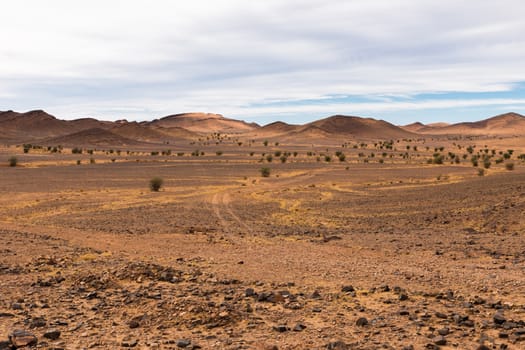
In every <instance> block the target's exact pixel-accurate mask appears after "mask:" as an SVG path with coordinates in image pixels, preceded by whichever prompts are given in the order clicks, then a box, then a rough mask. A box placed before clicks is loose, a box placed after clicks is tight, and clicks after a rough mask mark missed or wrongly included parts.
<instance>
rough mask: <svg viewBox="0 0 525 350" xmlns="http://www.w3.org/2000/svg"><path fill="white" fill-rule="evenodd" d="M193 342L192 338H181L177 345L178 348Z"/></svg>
mask: <svg viewBox="0 0 525 350" xmlns="http://www.w3.org/2000/svg"><path fill="white" fill-rule="evenodd" d="M190 344H191V340H189V339H179V340H177V347H178V348H186V347H188V346H190Z"/></svg>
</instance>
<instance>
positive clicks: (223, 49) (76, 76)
mask: <svg viewBox="0 0 525 350" xmlns="http://www.w3.org/2000/svg"><path fill="white" fill-rule="evenodd" d="M2 12H3V13H4V14H5V16H4V17H5V18H3V20H2V21H1V22H0V41H1V42H2V43H3V46H2V47H0V85H1V86H2V91H0V109H8V108H18V109H21V110H24V109H30V108H46V109H49V110H50V111H52V112H54V113H56V114H60V116H61V117H74V116H78V115H79V114H80V115H86V114H92V115H95V116H99V115H100V116H105V117H108V118H113V119H116V118H121V117H124V116H132V117H133V118H139V119H151V118H154V117H159V116H162V115H164V114H169V113H176V112H182V111H190V110H205V111H212V112H219V113H223V114H226V115H229V116H232V117H247V118H270V117H271V116H272V115H274V114H275V113H277V114H278V115H286V116H287V117H288V118H290V120H292V119H294V118H295V119H298V118H299V119H300V118H301V116H302V113H303V111H304V110H305V109H306V108H309V111H310V113H313V111H318V113H321V114H326V113H328V112H329V111H331V110H332V109H331V108H332V107H333V108H335V107H341V108H343V106H341V105H339V104H336V105H329V104H327V103H320V102H319V103H312V101H323V100H327V99H328V100H329V99H330V96H362V97H363V98H366V99H381V98H384V96H386V95H388V96H395V95H397V96H400V95H404V96H414V97H415V98H417V96H419V95H421V94H423V93H435V92H439V93H447V92H448V93H452V92H509V93H510V92H512V91H513V89H515V87H516V84H517V83H520V82H523V81H525V60H523V59H522V58H523V57H524V55H525V38H524V37H523V35H522V33H523V32H524V31H525V22H523V20H522V18H521V17H522V16H521V14H522V13H524V12H525V3H523V2H521V1H518V0H502V1H500V2H498V3H495V2H493V1H487V0H480V1H476V2H475V3H474V2H457V1H451V0H443V1H439V2H436V1H431V0H419V1H416V0H376V1H371V2H368V3H365V2H363V1H346V2H340V1H326V0H325V1H320V0H309V1H285V2H283V1H276V0H269V1H264V2H246V1H240V0H231V1H224V0H216V1H211V0H208V1H205V0H194V1H191V2H180V1H168V0H158V1H155V2H154V3H152V2H149V1H145V0H135V1H118V0H109V1H108V0H106V1H101V0H94V1H89V2H82V3H78V2H71V1H65V0H50V1H46V2H42V1H37V0H24V1H16V2H15V1H13V2H8V3H6V4H4V5H3V11H2ZM275 101H281V102H283V103H282V104H281V105H280V106H279V108H280V109H279V110H276V109H275V107H272V106H271V105H269V104H271V103H273V102H275ZM301 101H303V103H302V107H301V108H299V106H298V103H299V104H301V103H300V102H301ZM284 102H288V103H284ZM427 102H428V101H415V102H414V103H417V105H418V106H425V105H426V106H430V104H426V103H427ZM449 102H450V105H449V106H444V105H443V104H442V103H441V101H440V102H439V103H438V104H434V105H439V106H440V107H435V108H454V106H456V105H457V104H454V103H453V102H454V101H449ZM473 103H474V102H473ZM265 105H267V106H266V107H262V106H265ZM385 105H386V104H385ZM519 105H521V104H519ZM4 106H5V108H4ZM374 106H375V107H374ZM397 106H398V107H395V106H393V108H394V109H396V110H399V111H400V112H402V111H403V108H411V107H410V106H411V105H409V104H407V103H406V102H403V103H401V102H399V103H398V104H397ZM403 106H404V107H403ZM478 106H484V102H483V101H479V104H478ZM352 107H355V108H356V109H355V110H354V111H355V113H357V112H358V111H361V110H371V111H382V110H383V109H384V108H382V107H380V106H379V104H377V103H376V104H375V105H373V106H369V107H366V106H364V105H347V106H345V107H344V108H345V111H348V113H351V112H352V110H351V109H350V108H352ZM365 107H366V108H368V109H366V108H365ZM372 107H373V108H372ZM128 108H132V113H129V114H126V111H127V109H128ZM359 108H362V109H359ZM429 108H431V107H429ZM432 108H434V107H432ZM117 112H118V113H119V115H115V113H117ZM336 112H342V111H336ZM120 113H122V114H120Z"/></svg>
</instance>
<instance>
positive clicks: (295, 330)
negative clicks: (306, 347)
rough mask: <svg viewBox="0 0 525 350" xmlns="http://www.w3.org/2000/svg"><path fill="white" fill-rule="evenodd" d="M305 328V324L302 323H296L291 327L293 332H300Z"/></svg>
mask: <svg viewBox="0 0 525 350" xmlns="http://www.w3.org/2000/svg"><path fill="white" fill-rule="evenodd" d="M305 328H306V326H305V325H304V324H302V323H298V324H296V325H295V326H294V327H293V331H294V332H301V331H303V330H304V329H305Z"/></svg>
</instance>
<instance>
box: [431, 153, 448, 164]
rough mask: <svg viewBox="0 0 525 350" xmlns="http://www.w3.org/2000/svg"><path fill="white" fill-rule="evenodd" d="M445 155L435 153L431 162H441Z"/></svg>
mask: <svg viewBox="0 0 525 350" xmlns="http://www.w3.org/2000/svg"><path fill="white" fill-rule="evenodd" d="M444 158H445V157H444V156H443V155H442V154H440V153H435V154H434V158H433V159H432V163H433V164H443V159H444Z"/></svg>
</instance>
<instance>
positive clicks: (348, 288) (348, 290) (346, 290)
mask: <svg viewBox="0 0 525 350" xmlns="http://www.w3.org/2000/svg"><path fill="white" fill-rule="evenodd" d="M341 292H343V293H351V292H355V289H354V287H353V286H343V288H341Z"/></svg>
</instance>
